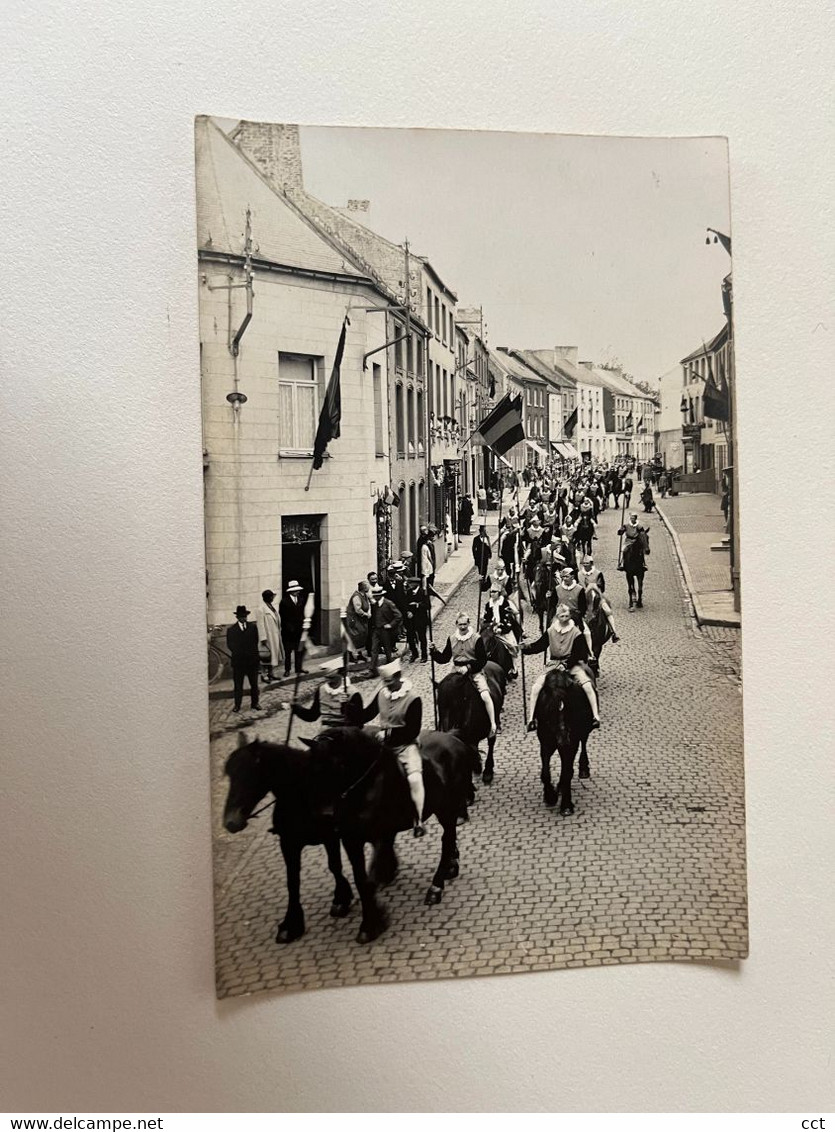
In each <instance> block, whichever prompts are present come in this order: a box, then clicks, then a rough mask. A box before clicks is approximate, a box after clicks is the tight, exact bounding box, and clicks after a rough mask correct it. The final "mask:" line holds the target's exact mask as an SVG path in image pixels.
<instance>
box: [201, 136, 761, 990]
mask: <svg viewBox="0 0 835 1132" xmlns="http://www.w3.org/2000/svg"><path fill="white" fill-rule="evenodd" d="M196 184H197V285H198V289H199V318H200V372H201V382H202V405H203V436H204V451H203V467H204V484H205V519H206V597H207V640H208V654H209V670H208V697H209V711H210V719H211V750H210V752H209V757H210V758H211V767H212V787H213V797H212V807H213V808H212V837H213V853H214V870H215V874H214V875H215V917H216V922H215V928H216V955H217V993H218V995H219V996H220V997H227V996H233V995H241V994H249V993H251V992H254V991H261V990H278V991H289V990H301V989H312V988H318V987H334V986H348V985H353V984H358V983H381V982H395V981H401V980H412V979H433V978H451V977H459V976H466V975H490V974H504V973H509V972H526V971H542V970H550V969H554V968H563V967H581V966H596V965H599V964H607V965H615V964H621V963H636V962H646V961H652V960H691V961H692V960H705V961H709V960H712V959H721V960H735V959H741V958H744V957H745V955H746V954H747V947H748V933H747V905H746V882H745V811H744V791H743V754H742V694H741V667H740V648H741V641H740V633H741V628H740V545H739V515H738V508H737V502H736V493H735V490H734V484H735V480H736V477H737V468H736V466H735V464H736V461H735V458H734V452H735V430H736V427H737V422H736V419H735V380H736V375H735V369H734V308H733V277H732V271H731V236H730V206H729V194H728V152H727V144H726V142H725V140H724V139H721V138H605V137H580V136H559V135H525V134H507V133H487V132H485V133H478V132H455V131H440V130H438V131H432V130H392V129H345V128H326V127H315V128H314V127H307V126H301V127H300V126H298V125H294V124H287V123H283V124H272V123H261V122H247V121H240V122H239V121H230V120H228V119H215V118H210V117H201V118H199V119H198V120H197V122H196Z"/></svg>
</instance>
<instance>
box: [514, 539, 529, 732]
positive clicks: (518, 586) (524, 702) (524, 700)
mask: <svg viewBox="0 0 835 1132" xmlns="http://www.w3.org/2000/svg"><path fill="white" fill-rule="evenodd" d="M513 557H514V559H515V566H516V594H517V596H518V598H519V628H520V630H521V633H522V636H521V639H520V641H519V659H520V661H521V662H522V722H523V723H524V725H525V727H527V726H528V696H527V693H526V691H525V653H524V651H523V645H524V642H525V607H524V605H523V603H522V565H521V563H520V561H519V540H518V538H517V539H516V541H515V542H514V545H513Z"/></svg>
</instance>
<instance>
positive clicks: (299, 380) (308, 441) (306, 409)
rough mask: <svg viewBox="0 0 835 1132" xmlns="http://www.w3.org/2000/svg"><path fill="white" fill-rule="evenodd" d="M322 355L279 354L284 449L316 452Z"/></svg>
mask: <svg viewBox="0 0 835 1132" xmlns="http://www.w3.org/2000/svg"><path fill="white" fill-rule="evenodd" d="M321 366H322V358H320V357H315V356H311V355H310V354H282V353H280V354H279V355H278V447H279V451H280V452H283V453H284V452H287V453H303V454H306V453H308V452H312V451H313V440H314V438H315V436H316V426H317V422H318V417H319V373H320V370H321Z"/></svg>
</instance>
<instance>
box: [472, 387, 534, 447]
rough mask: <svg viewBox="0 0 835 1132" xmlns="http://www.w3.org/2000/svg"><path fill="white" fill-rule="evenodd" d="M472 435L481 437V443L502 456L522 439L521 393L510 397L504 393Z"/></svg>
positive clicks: (523, 435)
mask: <svg viewBox="0 0 835 1132" xmlns="http://www.w3.org/2000/svg"><path fill="white" fill-rule="evenodd" d="M474 435H475V436H479V437H481V440H482V441H483V443H484V444H486V445H487V447H488V448H492V450H493V451H494V452H495V453H496V455H497V456H503V455H504V454H505V452H507V451H508V450H509V449H511V448H512V447H513V445H514V444H518V443H519V441H520V440H524V439H525V429H524V428H523V426H522V394H521V393H520V394H518V395H517V396H516V397H511V395H510V394H509V393H506V394H505V396H504V397H502V399H501V401H499V403H498V405H497V406H496V407H495V409H494V410H493V411H492V413H488V414H487V416H486V417H485V418H484V420H483V421H482V422H481V424H480V425H479V426H478V428H477V429H476V430H475V433H474Z"/></svg>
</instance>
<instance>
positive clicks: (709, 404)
mask: <svg viewBox="0 0 835 1132" xmlns="http://www.w3.org/2000/svg"><path fill="white" fill-rule="evenodd" d="M702 404H703V405H704V410H705V416H706V417H711V418H712V419H713V420H715V421H726V420H727V419H728V394H727V388H726V389H725V392H724V393H723V392H722V390H720V389H719V388H718V386H717V384H716V381H715V379H714V377H713V366H712V365H711V364H710V354H708V356H707V381H706V382H705V389H704V393H703V394H702Z"/></svg>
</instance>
